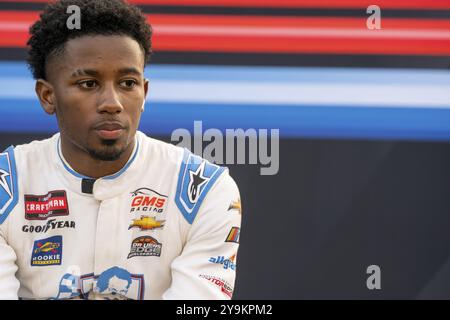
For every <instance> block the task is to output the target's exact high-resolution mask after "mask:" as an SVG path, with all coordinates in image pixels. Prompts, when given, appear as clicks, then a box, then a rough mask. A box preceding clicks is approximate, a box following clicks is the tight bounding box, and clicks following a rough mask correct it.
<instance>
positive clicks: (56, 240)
mask: <svg viewBox="0 0 450 320" xmlns="http://www.w3.org/2000/svg"><path fill="white" fill-rule="evenodd" d="M62 245H63V244H62V236H54V237H50V238H46V239H42V240H37V241H35V242H34V245H33V251H32V253H31V266H38V267H46V266H53V265H60V264H61V260H62V249H63V248H62Z"/></svg>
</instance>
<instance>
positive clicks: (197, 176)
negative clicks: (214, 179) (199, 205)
mask: <svg viewBox="0 0 450 320" xmlns="http://www.w3.org/2000/svg"><path fill="white" fill-rule="evenodd" d="M205 163H206V162H205V161H202V163H201V164H200V166H199V167H198V168H197V170H196V171H189V176H190V179H189V185H188V196H189V201H190V202H191V203H195V202H196V201H197V198H198V195H199V190H200V187H201V186H202V185H203V184H205V183H206V182H207V181H208V178H207V177H205V176H204V174H203V173H204V171H205Z"/></svg>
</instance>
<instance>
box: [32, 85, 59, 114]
mask: <svg viewBox="0 0 450 320" xmlns="http://www.w3.org/2000/svg"><path fill="white" fill-rule="evenodd" d="M35 90H36V94H37V96H38V98H39V101H40V103H41V106H42V109H44V111H45V112H47V113H48V114H54V113H55V112H56V99H55V91H54V89H53V86H52V85H51V84H50V83H49V82H47V81H45V80H44V79H39V80H37V81H36V86H35Z"/></svg>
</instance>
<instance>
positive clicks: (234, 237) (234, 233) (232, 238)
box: [225, 227, 241, 243]
mask: <svg viewBox="0 0 450 320" xmlns="http://www.w3.org/2000/svg"><path fill="white" fill-rule="evenodd" d="M240 234H241V228H239V227H233V228H231V230H230V232H229V233H228V236H227V238H226V240H225V242H234V243H239V236H240Z"/></svg>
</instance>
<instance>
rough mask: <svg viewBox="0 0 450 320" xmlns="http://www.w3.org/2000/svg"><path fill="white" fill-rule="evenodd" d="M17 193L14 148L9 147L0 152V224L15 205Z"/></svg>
mask: <svg viewBox="0 0 450 320" xmlns="http://www.w3.org/2000/svg"><path fill="white" fill-rule="evenodd" d="M18 194H19V191H18V188H17V170H16V161H15V159H14V149H13V147H9V148H8V149H6V151H5V152H3V153H0V224H2V223H3V222H4V221H5V220H6V218H7V217H8V215H9V213H10V212H11V211H12V209H14V207H15V206H16V204H17V200H18Z"/></svg>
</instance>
